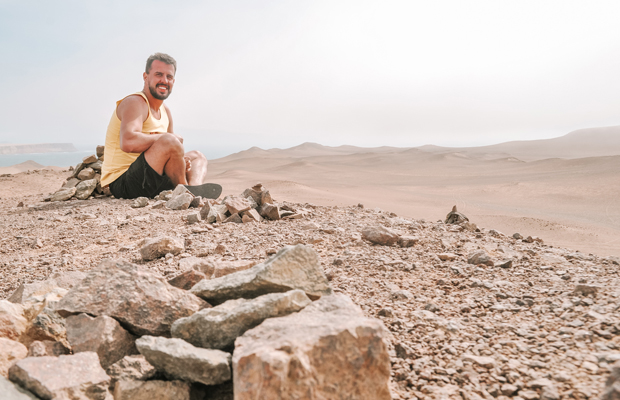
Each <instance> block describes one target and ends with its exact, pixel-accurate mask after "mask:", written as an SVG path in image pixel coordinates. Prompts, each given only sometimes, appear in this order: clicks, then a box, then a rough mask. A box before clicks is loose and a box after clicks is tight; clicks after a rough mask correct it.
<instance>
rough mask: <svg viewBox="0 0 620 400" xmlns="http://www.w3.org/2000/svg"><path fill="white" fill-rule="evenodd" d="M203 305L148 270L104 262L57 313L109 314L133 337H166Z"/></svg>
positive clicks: (67, 298)
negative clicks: (178, 322) (180, 319)
mask: <svg viewBox="0 0 620 400" xmlns="http://www.w3.org/2000/svg"><path fill="white" fill-rule="evenodd" d="M204 306H205V304H204V302H203V301H202V300H200V299H199V298H197V297H196V296H194V295H192V294H190V293H188V292H186V291H184V290H181V289H177V288H175V287H173V286H170V285H169V284H168V283H167V282H166V281H165V280H164V279H162V278H161V277H159V276H157V275H155V274H153V273H152V272H150V271H149V270H148V269H146V268H144V267H140V266H138V265H135V264H131V263H128V262H124V261H117V262H115V261H112V260H104V261H102V262H101V264H99V266H98V267H97V268H95V269H93V270H91V271H90V272H89V273H88V274H87V275H86V278H85V279H84V280H82V281H81V282H80V283H79V284H78V285H76V286H75V287H74V288H73V289H71V290H70V291H69V293H67V295H66V296H65V297H64V298H63V299H62V300H60V301H59V302H58V305H57V307H56V309H57V311H58V313H60V314H61V315H63V316H65V317H68V316H69V315H71V314H78V313H87V314H90V315H94V316H98V315H108V316H110V317H113V318H115V319H116V320H118V321H119V322H121V323H122V324H123V327H125V328H126V329H128V330H129V331H130V332H131V333H133V334H135V335H146V334H152V335H165V336H167V335H169V334H170V325H171V324H172V322H174V321H176V320H177V319H179V318H183V317H188V316H190V315H192V314H193V313H195V312H196V311H198V310H199V309H201V308H203V307H204Z"/></svg>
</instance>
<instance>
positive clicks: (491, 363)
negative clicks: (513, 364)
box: [463, 354, 495, 369]
mask: <svg viewBox="0 0 620 400" xmlns="http://www.w3.org/2000/svg"><path fill="white" fill-rule="evenodd" d="M463 361H469V362H471V363H473V364H476V365H479V366H481V367H484V368H487V369H491V368H495V359H494V358H493V357H483V356H475V355H472V354H465V355H464V356H463Z"/></svg>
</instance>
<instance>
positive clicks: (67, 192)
mask: <svg viewBox="0 0 620 400" xmlns="http://www.w3.org/2000/svg"><path fill="white" fill-rule="evenodd" d="M75 192H76V188H74V187H72V188H65V189H60V190H58V191H57V192H55V193H54V194H52V197H50V201H65V200H69V199H70V198H72V197H73V195H74V194H75Z"/></svg>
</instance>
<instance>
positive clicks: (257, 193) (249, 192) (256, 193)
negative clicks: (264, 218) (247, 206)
mask: <svg viewBox="0 0 620 400" xmlns="http://www.w3.org/2000/svg"><path fill="white" fill-rule="evenodd" d="M261 193H262V190H261V189H259V190H255V189H245V190H244V191H243V193H241V197H243V198H246V199H247V198H248V197H250V198H252V200H254V203H256V204H257V205H258V206H260V205H261Z"/></svg>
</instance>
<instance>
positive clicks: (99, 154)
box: [95, 145, 105, 158]
mask: <svg viewBox="0 0 620 400" xmlns="http://www.w3.org/2000/svg"><path fill="white" fill-rule="evenodd" d="M104 151H105V146H102V145H98V146H97V147H96V151H95V153H97V157H99V158H101V157H103V153H104Z"/></svg>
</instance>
